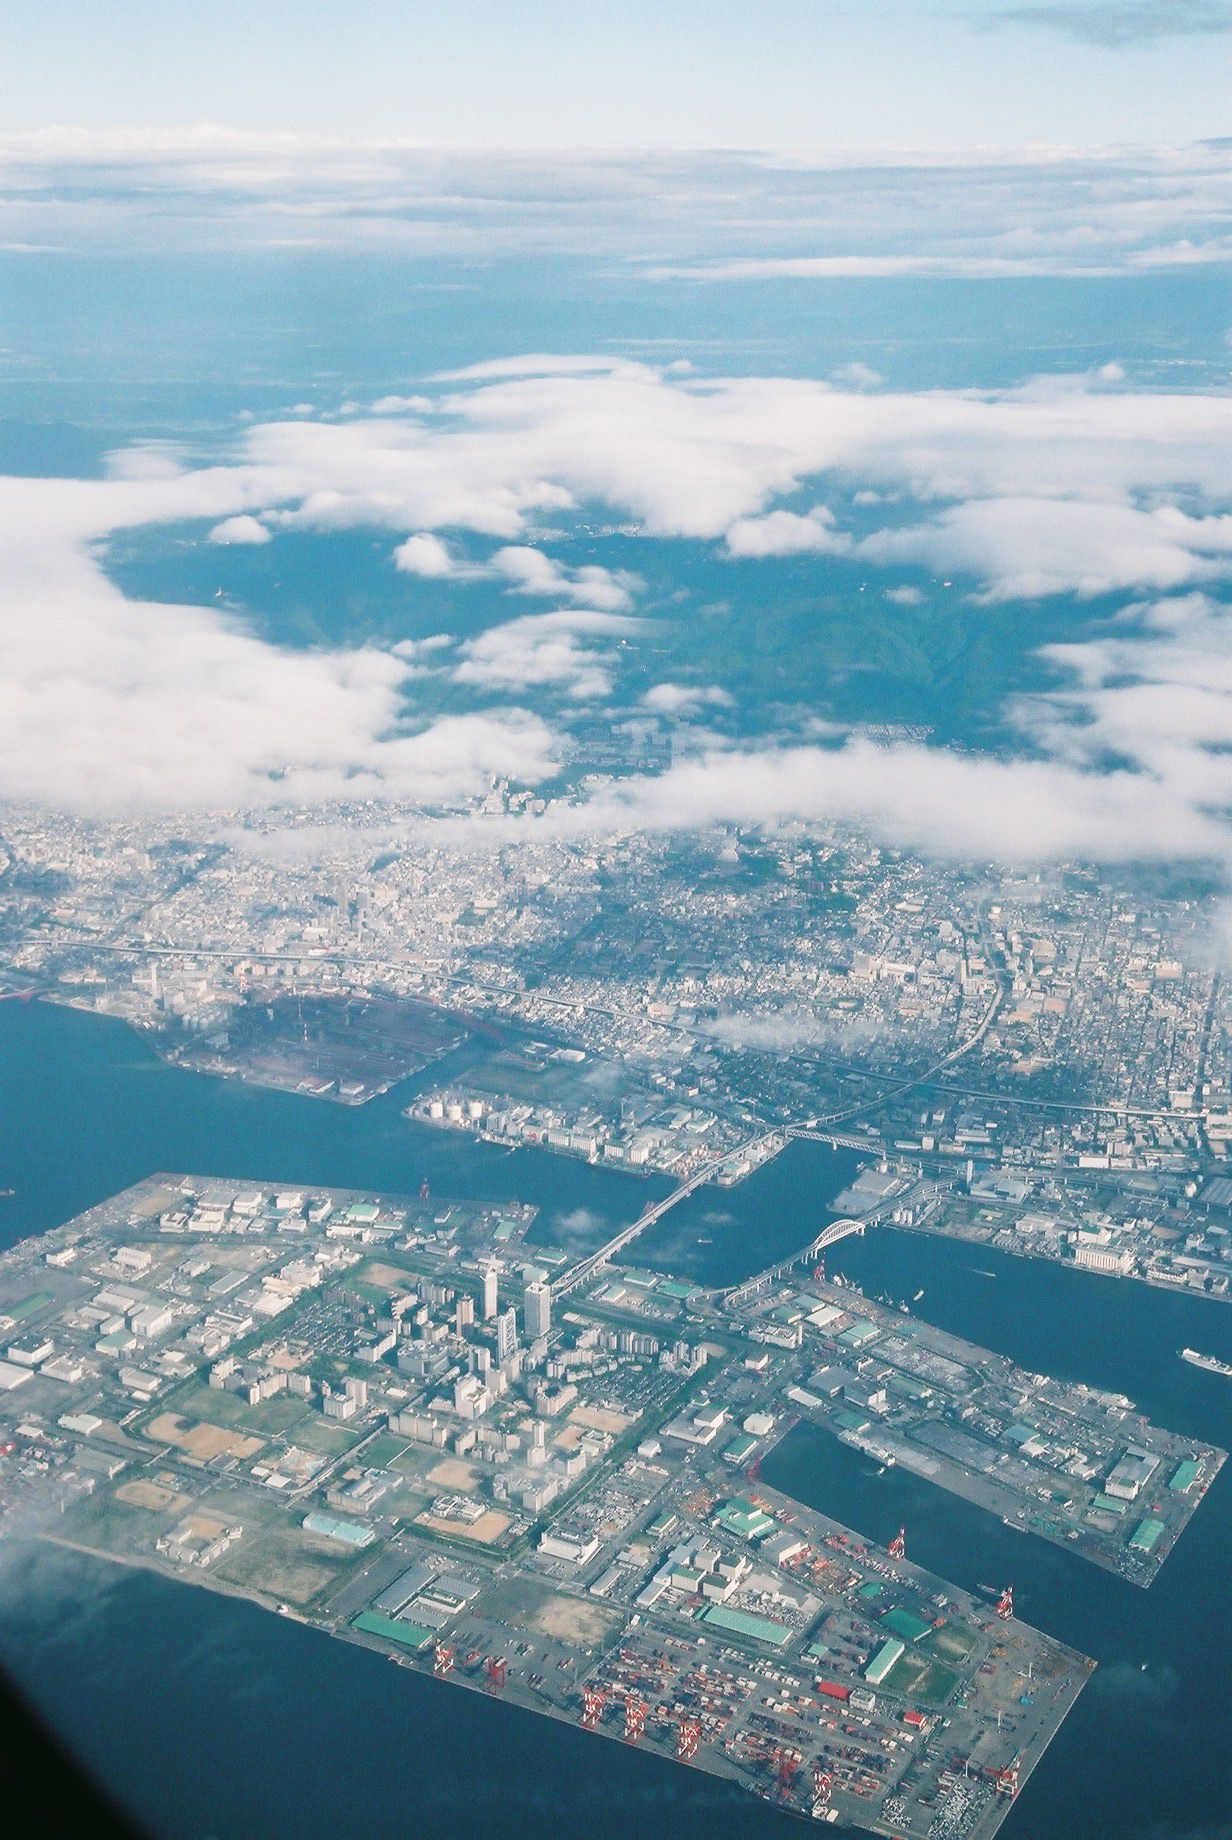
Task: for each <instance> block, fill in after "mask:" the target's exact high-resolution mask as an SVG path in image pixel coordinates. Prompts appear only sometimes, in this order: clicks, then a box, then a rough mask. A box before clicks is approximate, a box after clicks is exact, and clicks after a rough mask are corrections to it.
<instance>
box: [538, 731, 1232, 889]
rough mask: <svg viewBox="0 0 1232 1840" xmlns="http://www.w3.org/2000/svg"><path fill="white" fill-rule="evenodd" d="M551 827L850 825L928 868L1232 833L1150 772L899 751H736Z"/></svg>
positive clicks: (674, 771)
mask: <svg viewBox="0 0 1232 1840" xmlns="http://www.w3.org/2000/svg"><path fill="white" fill-rule="evenodd" d="M557 822H558V823H564V824H568V825H571V826H573V827H575V828H581V829H585V830H588V831H592V832H593V831H606V830H615V831H620V830H625V829H630V830H634V829H645V830H652V831H677V830H679V831H683V830H687V829H692V828H695V827H697V826H704V825H712V824H738V825H748V826H752V827H756V826H759V825H760V826H765V827H766V828H768V829H774V828H777V827H780V826H782V825H784V824H794V823H799V824H804V825H807V826H817V825H829V824H839V825H854V826H857V827H859V828H862V829H864V830H867V831H871V833H872V834H873V835H874V836H876V837H878V838H880V839H881V840H882V841H883V842H887V843H890V844H893V845H896V846H899V847H905V848H911V849H915V850H919V851H921V852H923V853H924V854H926V855H933V856H939V857H949V858H958V859H961V860H976V861H992V862H1043V861H1055V860H1057V859H1068V860H1073V859H1082V858H1085V859H1090V860H1094V861H1136V860H1150V859H1171V860H1175V859H1184V858H1198V857H1210V856H1214V857H1221V856H1223V855H1224V854H1225V852H1226V850H1227V845H1228V832H1227V830H1226V829H1225V827H1224V826H1223V825H1222V824H1221V823H1219V822H1218V821H1217V820H1216V819H1215V818H1214V817H1211V816H1209V815H1207V814H1206V813H1205V812H1204V811H1203V810H1202V809H1201V808H1200V806H1199V805H1198V804H1197V803H1195V801H1194V800H1193V798H1192V797H1191V796H1190V794H1189V792H1188V790H1187V789H1185V788H1183V787H1179V786H1178V787H1174V786H1171V785H1168V784H1165V783H1163V782H1161V781H1160V780H1158V779H1157V778H1155V777H1153V776H1152V775H1150V774H1148V773H1145V772H1143V773H1138V772H1129V771H1124V772H1116V773H1105V772H1099V771H1087V770H1084V769H1082V768H1078V767H1073V766H1070V765H1068V764H1067V763H1065V762H1063V761H1051V760H1050V761H1037V760H992V759H988V758H986V757H984V758H981V757H976V756H969V755H960V754H956V753H953V752H951V751H949V750H947V749H945V748H931V747H925V746H918V745H915V744H908V743H903V744H901V745H896V746H890V747H878V746H874V745H873V744H872V743H870V742H867V741H863V740H854V741H851V742H848V743H847V745H846V746H843V747H839V748H817V747H794V748H792V747H787V748H773V749H756V750H749V749H731V750H729V751H724V752H721V753H715V752H711V753H708V754H703V755H701V756H699V757H697V758H695V759H689V760H687V761H683V762H678V763H676V764H675V765H674V766H672V767H671V768H669V769H668V770H667V771H666V772H664V773H661V774H659V775H658V776H657V777H654V778H643V779H634V780H628V781H622V782H621V783H620V784H618V785H615V786H612V787H610V788H607V789H604V790H603V791H602V792H601V793H599V794H597V795H596V796H595V797H594V798H593V799H591V800H590V801H589V802H588V803H587V804H586V805H585V806H584V807H582V808H577V809H574V810H573V811H572V812H560V813H558V814H557Z"/></svg>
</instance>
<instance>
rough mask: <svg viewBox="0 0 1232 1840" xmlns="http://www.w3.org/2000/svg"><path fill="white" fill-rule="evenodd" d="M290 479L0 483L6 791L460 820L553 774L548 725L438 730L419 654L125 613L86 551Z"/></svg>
mask: <svg viewBox="0 0 1232 1840" xmlns="http://www.w3.org/2000/svg"><path fill="white" fill-rule="evenodd" d="M280 483H281V482H280V481H279V480H277V479H276V478H275V477H274V476H273V475H270V474H255V475H254V474H252V473H249V472H247V471H246V470H244V469H238V468H236V469H213V470H207V471H204V472H201V473H197V474H185V475H180V476H177V477H174V478H164V479H147V480H141V481H131V480H124V481H114V480H109V481H84V480H82V481H79V480H45V479H35V480H29V479H20V480H14V479H9V480H5V481H2V482H0V551H2V552H3V570H2V573H3V579H4V583H5V589H4V594H5V618H4V621H3V623H2V624H0V795H2V796H5V797H8V798H18V799H29V800H33V801H37V802H40V803H46V804H50V805H53V806H57V807H61V808H64V809H68V810H74V811H91V812H104V811H109V810H116V809H132V808H140V809H142V810H157V811H176V812H184V811H188V810H201V809H208V810H211V811H221V810H234V809H236V808H240V807H247V806H252V805H259V804H296V805H305V804H314V803H317V802H320V801H323V800H328V799H338V798H357V799H368V798H402V799H411V800H416V801H419V802H422V803H426V804H428V805H436V804H443V805H447V806H455V805H456V804H457V802H458V800H459V799H463V798H466V797H468V796H470V795H471V794H474V793H477V792H479V791H481V790H482V789H483V787H484V786H485V785H486V784H487V783H488V781H489V779H490V778H491V776H492V775H494V774H506V775H509V776H511V777H514V778H519V779H524V780H528V781H532V780H536V779H542V778H544V777H545V776H547V775H548V774H549V773H550V772H551V771H553V770H554V764H555V753H556V743H555V740H554V737H553V735H552V733H551V731H550V730H549V728H548V727H547V725H546V724H545V723H544V722H543V721H542V720H541V719H539V718H538V717H536V716H533V715H530V714H527V713H526V712H524V711H520V710H495V711H492V712H491V713H487V714H475V715H461V716H455V717H450V718H447V719H439V720H436V721H432V722H424V721H423V720H422V719H417V718H416V712H415V710H414V708H413V707H412V706H411V705H410V704H409V703H408V700H407V685H408V681H409V679H410V677H411V675H412V666H411V665H410V664H409V663H408V662H407V661H406V660H404V659H400V658H397V657H394V656H392V655H391V654H390V653H388V652H383V651H378V650H375V649H373V648H370V647H359V648H355V649H351V650H333V651H314V652H307V651H304V652H292V651H287V650H284V649H283V648H281V647H278V646H274V645H270V644H267V643H265V642H264V641H263V640H261V639H259V638H257V637H255V636H254V635H253V634H251V633H250V632H248V631H246V630H245V629H244V628H243V627H242V626H240V625H238V624H237V623H235V622H234V621H233V620H231V619H229V618H227V617H226V616H224V615H222V614H220V613H218V612H216V611H215V610H213V609H206V608H198V607H183V606H163V605H160V604H155V603H151V602H145V601H138V600H131V599H128V598H127V597H126V596H124V595H123V594H121V593H120V591H119V590H118V589H117V588H116V587H114V586H113V585H112V584H111V583H110V582H109V581H108V580H107V579H106V577H105V576H104V575H103V573H102V571H101V569H100V567H99V565H98V563H97V561H96V560H95V558H94V556H93V555H92V553H91V549H90V546H91V544H92V543H93V542H95V541H97V540H98V539H99V538H101V537H102V536H104V535H105V534H106V533H107V532H109V531H111V530H115V529H119V528H122V527H124V526H131V525H136V524H143V523H151V522H160V521H164V522H170V521H172V520H175V519H179V518H183V517H189V516H203V515H204V516H210V515H214V516H217V515H218V514H219V513H220V512H228V513H230V514H232V515H237V514H239V513H240V511H241V508H242V507H243V505H244V504H245V502H247V503H252V502H253V500H254V498H256V499H257V500H258V502H259V501H260V500H261V499H265V498H267V497H268V496H270V495H276V493H277V490H278V487H279V485H280Z"/></svg>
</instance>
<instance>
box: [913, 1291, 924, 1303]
mask: <svg viewBox="0 0 1232 1840" xmlns="http://www.w3.org/2000/svg"><path fill="white" fill-rule="evenodd" d="M923 1295H924V1293H923V1291H917V1292H916V1294H915V1296H914V1297H913V1298H912V1299H911V1301H912V1303H918V1302H919V1301H920V1298H921V1297H922V1296H923Z"/></svg>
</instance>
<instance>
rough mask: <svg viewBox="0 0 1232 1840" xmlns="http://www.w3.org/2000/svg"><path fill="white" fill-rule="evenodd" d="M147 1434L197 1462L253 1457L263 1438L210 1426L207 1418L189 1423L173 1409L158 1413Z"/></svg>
mask: <svg viewBox="0 0 1232 1840" xmlns="http://www.w3.org/2000/svg"><path fill="white" fill-rule="evenodd" d="M146 1435H147V1437H151V1438H153V1440H154V1442H155V1443H156V1444H174V1445H175V1447H176V1449H177V1450H182V1451H183V1452H184V1453H185V1455H186V1456H189V1457H195V1458H196V1460H197V1461H198V1463H208V1462H209V1460H210V1458H211V1457H222V1456H233V1457H254V1456H255V1455H256V1454H257V1452H258V1451H259V1450H260V1449H261V1448H262V1445H263V1443H264V1439H263V1438H254V1437H244V1436H243V1434H242V1433H241V1432H238V1431H228V1430H226V1429H225V1428H224V1427H223V1426H222V1425H212V1424H210V1423H209V1421H208V1419H207V1420H203V1421H202V1422H201V1423H200V1424H196V1425H190V1424H189V1423H188V1422H187V1421H186V1420H185V1419H182V1418H180V1417H179V1415H178V1414H177V1413H175V1412H161V1413H160V1414H159V1416H158V1417H157V1418H156V1419H154V1421H153V1422H152V1423H151V1425H150V1426H149V1428H148V1430H147V1432H146Z"/></svg>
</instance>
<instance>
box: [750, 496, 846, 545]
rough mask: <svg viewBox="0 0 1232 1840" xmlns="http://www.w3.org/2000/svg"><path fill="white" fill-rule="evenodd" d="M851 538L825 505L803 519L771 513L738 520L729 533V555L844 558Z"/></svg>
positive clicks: (792, 514)
mask: <svg viewBox="0 0 1232 1840" xmlns="http://www.w3.org/2000/svg"><path fill="white" fill-rule="evenodd" d="M850 548H851V538H850V537H848V536H846V535H845V534H844V533H843V532H842V531H841V530H836V529H835V527H834V513H833V512H832V511H828V510H827V509H826V507H825V506H824V505H815V506H814V508H813V509H812V510H811V511H809V512H806V513H805V514H804V515H803V516H800V515H799V514H798V513H797V512H795V511H771V512H769V513H768V515H767V516H765V517H760V518H737V520H736V522H735V523H734V524H732V525H731V526H730V528H729V529H728V532H727V553H728V555H729V556H802V555H807V554H809V553H814V554H819V555H831V556H834V555H842V554H843V553H844V551H846V550H849V549H850Z"/></svg>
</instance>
